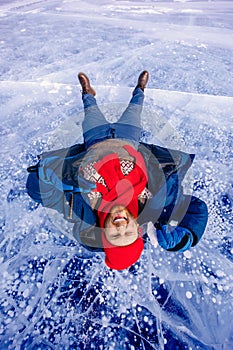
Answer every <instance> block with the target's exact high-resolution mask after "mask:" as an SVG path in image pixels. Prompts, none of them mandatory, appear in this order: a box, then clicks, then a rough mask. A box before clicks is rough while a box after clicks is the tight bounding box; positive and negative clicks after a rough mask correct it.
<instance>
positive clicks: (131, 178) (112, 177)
mask: <svg viewBox="0 0 233 350" xmlns="http://www.w3.org/2000/svg"><path fill="white" fill-rule="evenodd" d="M124 149H126V150H127V152H128V153H129V154H130V155H131V156H133V157H134V158H135V161H134V168H133V170H132V171H131V172H130V173H129V174H128V175H124V174H123V173H122V171H121V164H120V159H119V158H118V155H117V153H111V154H109V155H107V156H105V157H103V158H102V159H101V160H100V161H99V162H97V163H95V165H94V167H95V169H96V171H97V172H98V173H99V174H100V175H101V176H102V177H103V178H104V181H105V183H106V186H107V187H105V186H104V185H102V184H100V183H97V186H96V191H97V192H100V193H101V194H102V201H101V203H100V206H99V208H98V218H99V223H100V227H104V222H105V219H106V217H107V215H108V214H109V212H110V210H111V209H112V208H113V207H114V206H116V205H122V206H124V207H125V208H127V209H128V211H129V212H130V213H131V214H132V215H133V216H134V217H135V218H137V216H138V196H139V194H140V193H141V192H142V191H143V190H144V188H145V187H146V184H147V181H148V177H147V171H146V165H145V162H144V159H143V157H142V155H141V153H139V152H137V151H136V150H135V149H134V148H133V147H131V146H124Z"/></svg>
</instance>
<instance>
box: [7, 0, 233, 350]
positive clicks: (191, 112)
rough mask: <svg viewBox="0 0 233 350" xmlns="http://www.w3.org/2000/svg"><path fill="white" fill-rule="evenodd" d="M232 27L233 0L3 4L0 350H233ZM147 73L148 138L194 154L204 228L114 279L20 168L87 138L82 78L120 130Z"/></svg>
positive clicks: (15, 0)
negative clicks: (43, 202) (37, 195)
mask: <svg viewBox="0 0 233 350" xmlns="http://www.w3.org/2000/svg"><path fill="white" fill-rule="evenodd" d="M232 23H233V3H232V1H199V2H197V1H188V0H187V1H185V0H182V1H181V0H176V1H174V2H173V1H164V2H161V1H153V0H148V1H146V0H145V1H132V0H131V1H130V0H129V1H114V0H108V1H107V0H106V1H105V0H99V1H96V0H95V1H94V0H87V1H78V0H77V1H74V0H51V1H46V0H41V1H39V0H1V4H0V48H1V56H0V62H1V64H0V75H1V80H0V102H1V114H0V118H1V124H0V136H1V151H0V152H1V170H0V173H1V192H0V198H1V221H0V223H1V233H0V252H1V254H0V264H1V265H0V285H1V287H0V317H1V322H0V344H1V345H0V348H1V350H5V349H14V350H25V349H30V350H39V349H41V350H42V349H43V350H44V349H46V350H50V349H55V350H57V349H59V350H60V349H62V350H63V349H87V350H89V349H103V350H124V349H127V350H128V349H129V350H134V349H135V350H138V349H140V350H141V349H142V350H151V349H158V350H160V349H165V350H168V349H169V350H174V349H182V350H183V349H187V350H191V349H192V350H196V349H199V350H231V349H233V326H232V319H233V273H232V271H233V264H232V263H233V238H232V230H233V219H232V201H233V181H232V179H233V169H232V148H233V139H232V120H233V117H232V116H233V97H232V96H233V76H232V57H233V44H232V43H233V31H232ZM144 69H147V70H149V72H150V81H149V84H148V88H147V89H146V99H145V108H144V113H143V126H144V128H145V136H144V139H145V141H148V142H153V143H158V144H161V145H163V146H167V147H173V148H176V149H181V150H184V151H187V152H194V153H196V158H195V161H194V164H193V167H192V170H191V172H190V174H189V180H190V181H193V188H194V194H195V195H196V196H198V197H200V198H201V199H203V200H204V201H205V202H206V203H207V205H208V208H209V222H208V226H207V229H206V232H205V234H204V236H203V239H202V240H201V242H200V243H199V244H198V246H197V247H196V248H194V249H192V250H190V251H188V252H186V253H176V254H173V253H169V252H166V251H164V250H162V249H161V248H153V247H152V246H150V245H148V246H147V249H145V250H144V252H143V254H142V257H141V259H140V262H138V263H137V264H136V265H135V266H134V268H131V269H129V270H125V271H123V272H116V271H111V270H109V269H108V268H107V267H106V266H105V264H104V256H103V254H101V253H99V254H92V253H89V252H88V251H86V250H85V249H83V248H81V247H80V246H79V245H78V244H77V243H76V242H74V241H73V240H72V239H70V238H68V237H70V235H71V232H72V227H71V226H70V225H69V224H68V223H65V222H64V221H63V220H62V219H61V218H60V217H59V215H58V214H56V213H53V212H49V211H48V210H46V209H45V208H42V207H38V208H37V207H36V205H35V203H34V202H33V201H32V200H31V199H30V198H29V197H28V195H27V194H26V191H25V182H26V179H27V172H26V168H27V167H28V166H29V165H31V164H33V163H34V162H35V161H36V156H37V154H39V153H41V152H43V151H46V150H51V149H55V148H60V147H64V146H69V145H72V144H74V143H76V142H82V131H81V122H82V118H83V114H82V101H81V94H80V87H79V85H78V82H77V77H76V75H77V73H78V72H79V71H84V72H85V73H87V74H88V75H89V76H90V78H91V81H92V82H93V85H94V87H95V89H96V90H97V99H98V102H99V104H100V106H101V108H102V109H103V110H104V111H106V113H107V117H108V119H109V120H112V121H115V119H114V118H116V117H117V116H119V115H120V111H121V110H122V108H124V106H125V105H126V104H127V102H128V100H129V98H130V94H131V92H132V88H133V86H134V85H135V83H136V81H137V77H138V74H139V73H140V72H141V71H142V70H144ZM67 235H68V237H67Z"/></svg>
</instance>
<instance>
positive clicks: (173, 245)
mask: <svg viewBox="0 0 233 350" xmlns="http://www.w3.org/2000/svg"><path fill="white" fill-rule="evenodd" d="M165 212H166V213H167V215H162V217H161V219H159V221H158V222H157V223H156V225H155V226H156V229H157V238H158V242H159V244H160V245H161V246H162V247H163V248H164V249H166V250H169V251H185V250H187V249H189V248H191V247H193V246H195V245H196V244H197V243H198V241H199V240H200V239H201V237H202V235H203V233H204V231H205V227H206V224H207V219H208V210H207V206H206V204H205V202H203V201H202V200H201V199H199V198H197V197H194V196H185V195H184V196H182V197H181V198H180V199H179V201H178V203H176V206H175V208H173V211H172V212H171V210H170V211H169V210H165ZM170 214H171V215H170Z"/></svg>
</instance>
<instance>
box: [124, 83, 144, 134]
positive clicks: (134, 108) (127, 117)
mask: <svg viewBox="0 0 233 350" xmlns="http://www.w3.org/2000/svg"><path fill="white" fill-rule="evenodd" d="M143 101H144V92H143V91H142V89H141V88H136V89H134V91H133V96H132V98H131V100H130V102H129V105H128V107H127V108H126V110H125V111H124V112H123V114H122V116H121V117H120V119H119V120H118V123H119V124H128V125H133V126H137V127H141V113H142V106H143Z"/></svg>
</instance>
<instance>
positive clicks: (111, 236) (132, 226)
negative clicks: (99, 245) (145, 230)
mask: <svg viewBox="0 0 233 350" xmlns="http://www.w3.org/2000/svg"><path fill="white" fill-rule="evenodd" d="M104 232H105V237H106V239H107V240H108V242H109V243H111V244H113V245H116V246H120V247H123V246H126V245H129V244H132V243H133V242H135V241H136V239H137V238H138V224H137V222H136V220H135V218H134V217H133V216H132V215H131V214H130V213H129V212H128V210H127V209H126V208H125V207H123V206H115V207H113V208H112V210H111V212H110V213H109V214H108V216H107V219H106V221H105V225H104Z"/></svg>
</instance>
